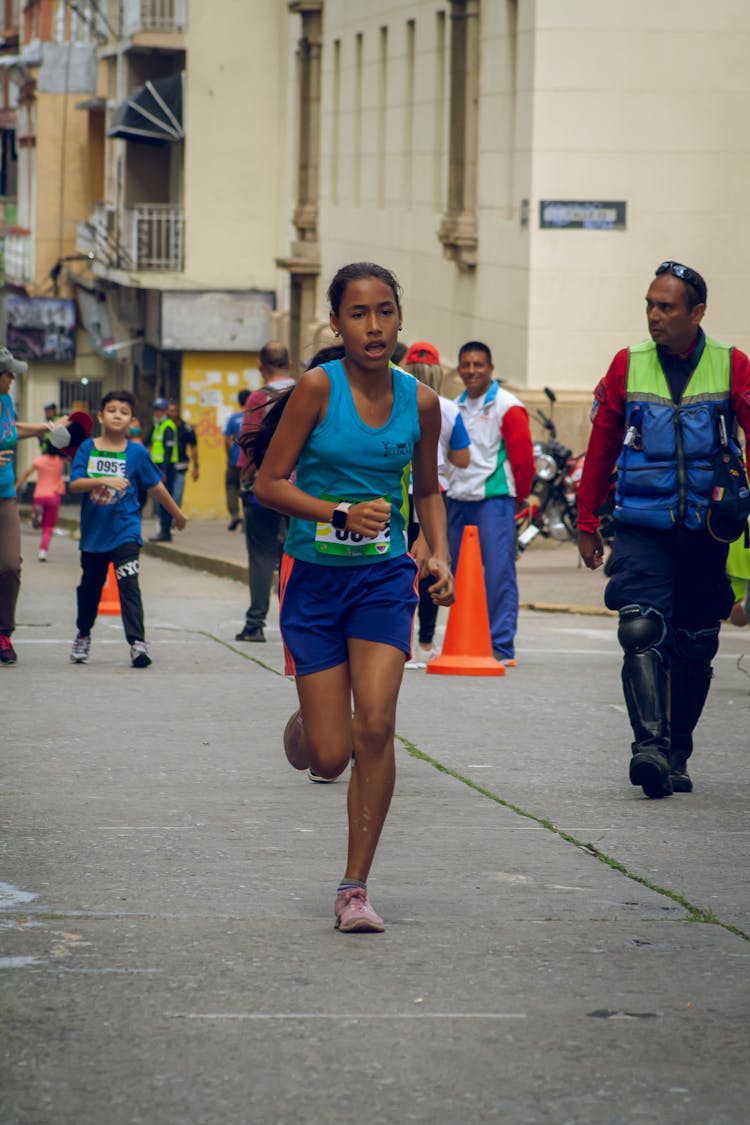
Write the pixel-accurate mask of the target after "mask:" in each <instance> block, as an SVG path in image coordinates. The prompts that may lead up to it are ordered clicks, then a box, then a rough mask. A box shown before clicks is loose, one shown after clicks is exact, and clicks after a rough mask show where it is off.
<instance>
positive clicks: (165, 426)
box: [151, 418, 180, 465]
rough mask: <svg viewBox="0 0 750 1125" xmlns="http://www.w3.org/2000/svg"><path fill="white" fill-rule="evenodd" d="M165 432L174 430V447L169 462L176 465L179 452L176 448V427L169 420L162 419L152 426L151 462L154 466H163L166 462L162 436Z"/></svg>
mask: <svg viewBox="0 0 750 1125" xmlns="http://www.w3.org/2000/svg"><path fill="white" fill-rule="evenodd" d="M167 430H174V445H173V446H172V451H171V454H170V457H169V460H170V461H171V463H172V464H173V465H176V464H177V461H178V459H179V454H180V451H179V449H178V447H177V427H176V426H175V424H174V422H173V421H172V419H171V418H162V420H161V422H157V424H156V425H155V426H154V432H153V434H152V435H151V460H152V461H153V462H154V464H155V465H163V464H164V462H165V461H166V455H165V452H164V435H165V433H166V431H167Z"/></svg>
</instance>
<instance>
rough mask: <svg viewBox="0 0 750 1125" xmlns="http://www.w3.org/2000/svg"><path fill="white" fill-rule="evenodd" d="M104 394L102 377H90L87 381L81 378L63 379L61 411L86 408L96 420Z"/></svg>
mask: <svg viewBox="0 0 750 1125" xmlns="http://www.w3.org/2000/svg"><path fill="white" fill-rule="evenodd" d="M102 394H103V391H102V380H101V379H89V380H88V382H86V383H82V382H81V381H80V379H75V380H71V379H61V380H60V396H59V402H58V406H59V408H60V413H61V414H70V412H71V411H72V410H85V411H86V413H87V414H90V415H91V417H92V418H93V419H94V420H96V415H97V413H98V411H99V403H100V402H101V401H102Z"/></svg>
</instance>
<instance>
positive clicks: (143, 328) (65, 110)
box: [0, 0, 290, 517]
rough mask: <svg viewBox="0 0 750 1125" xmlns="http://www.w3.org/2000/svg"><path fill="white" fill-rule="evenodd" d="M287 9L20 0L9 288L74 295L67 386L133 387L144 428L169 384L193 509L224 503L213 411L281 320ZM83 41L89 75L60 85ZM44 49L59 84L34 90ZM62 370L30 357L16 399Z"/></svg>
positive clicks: (219, 507)
mask: <svg viewBox="0 0 750 1125" xmlns="http://www.w3.org/2000/svg"><path fill="white" fill-rule="evenodd" d="M287 22H288V14H287V11H286V7H285V5H284V4H283V3H282V4H279V3H278V2H276V0H252V2H251V3H245V2H244V0H214V2H212V3H211V4H203V3H199V2H197V0H193V2H192V3H190V4H188V3H187V2H186V0H98V2H97V0H91V2H89V3H84V2H83V0H81V2H80V3H79V2H76V3H71V2H70V0H31V2H30V3H27V4H25V5H24V7H23V20H22V22H21V29H20V30H21V33H20V53H21V56H22V58H21V59H20V61H19V63H18V66H20V65H21V63H23V66H24V68H25V71H24V75H23V76H27V81H26V82H25V84H23V85H21V87H20V93H19V106H18V108H17V109H16V142H17V145H21V144H23V143H24V141H23V138H24V137H28V138H30V143H29V152H30V153H31V156H30V158H29V159H28V160H25V157H24V152H23V149H21V148H19V149H18V151H19V154H20V155H19V166H18V224H21V225H22V229H21V226H19V228H18V229H16V230H14V229H11V230H9V232H8V234H7V235H6V246H5V251H6V252H5V264H6V295H7V294H8V292H9V287H11V288H12V291H13V293H15V292H23V293H24V295H25V296H27V297H31V296H33V297H35V298H38V297H39V296H41V294H42V293H46V292H47V290H48V289H49V288H50V284H52V286H53V288H54V290H55V292H54V294H53V293H50V296H53V295H54V296H60V297H66V298H67V297H70V298H71V299H72V302H74V304H73V308H74V316H75V322H76V323H77V325H78V328H77V330H76V337H77V347H76V358H75V361H74V362H73V364H72V376H71V381H74V380H76V379H77V380H78V382H77V386H76V389H77V390H78V391H79V392H80V393H79V396H78V401H81V400H82V399H84V398H86V399H87V401H90V402H91V403H92V404H93V403H94V402H95V401H97V400H98V398H99V397H100V394H101V392H102V391H106V390H108V389H113V388H115V387H121V386H125V387H127V388H129V389H131V388H132V389H133V391H134V393H135V395H136V399H137V403H138V414H139V418H140V420H141V423H142V426H143V428H144V429H147V428H148V426H149V424H150V407H151V403H152V401H153V399H154V398H155V397H157V396H161V395H164V396H167V397H176V398H178V399H179V400H180V402H181V407H182V413H183V416H184V417H185V418H187V419H188V420H189V421H190V422H191V423H192V424H193V426H194V427H195V429H196V431H197V433H198V440H199V444H200V453H201V479H200V480H199V482H198V483H197V484H192V482H190V483H189V484H188V489H187V491H186V497H185V507H186V510H187V512H188V514H189V515H203V516H216V517H218V516H223V514H224V497H223V474H224V465H225V452H224V440H223V436H222V431H223V428H224V424H225V421H226V418H227V417H228V415H229V414H230V413H231V411H232V410H234V409H236V406H237V395H238V392H239V391H240V390H241V389H242V388H243V387H244V386H251V387H253V386H257V384H258V382H259V374H258V370H257V367H258V362H257V360H258V350H259V348H260V347H261V346H262V345H263V343H265V342H266V340H268V339H269V338H271V337H272V336H276V335H278V334H279V333H280V332H284V331H285V327H284V325H283V323H281V320H280V317H281V312H280V309H279V305H280V302H279V289H280V286H282V285H283V284H284V283H285V281H286V276H285V275H284V274H283V273H282V272H281V271H280V270H279V268H278V267H277V266H276V263H275V257H276V255H277V254H278V252H279V247H281V246H283V244H284V242H285V240H286V232H287V224H288V219H287V216H288V213H289V209H290V204H289V193H288V189H287V186H286V171H287V167H288V154H287V112H286V101H285V99H286V92H287V85H288V74H287V69H286V68H287V38H288V27H287ZM84 39H85V41H86V43H87V45H89V46H88V54H87V59H88V61H89V62H91V61H92V60H93V66H94V70H93V73H94V79H93V83H90V84H89V86H88V87H86V88H85V89H84V87H82V86H81V85H78V86H77V87H76V93H75V94H61V93H60V92H59V89H58V87H59V85H60V82H63V89H64V90H66V89H68V87H67V86H65V85H64V83H65V82H68V83H69V82H70V76H71V74H72V72H73V70H74V62H75V65H76V66H79V65H80V64H81V63H82V59H81V58H80V57H79V56H82V54H83V52H82V51H78V52H75V53H74V51H73V46H74V45H75V46H79V45H81V44H82V43H83V41H84ZM53 47H56V48H57V57H58V69H59V72H60V73H59V74H58V83H57V86H55V87H54V92H51V93H49V94H43V93H42V86H43V84H42V82H41V74H42V67H43V65H44V64H43V58H42V56H44V57H45V58H46V57H47V55H48V54H49V53H50V51H51V50H52V48H53ZM1 65H2V63H1V61H0V66H1ZM13 74H16V75H17V76H18V75H19V74H20V72H19V71H18V67H16V70H15V71H14V70H13V69H12V68H11V75H13ZM23 76H21V77H23ZM47 102H49V106H48V107H47V108H45V107H46V106H47ZM27 105H28V108H22V107H26V106H27ZM24 114H25V115H26V116H23V115H24ZM45 114H47V118H45V116H44V115H45ZM53 115H56V118H55V119H56V121H57V127H55V126H51V125H50V122H51V119H52V117H53ZM48 119H49V120H48ZM61 121H64V127H65V133H64V136H63V135H61V134H60V132H59V127H60V122H61ZM65 141H67V143H64V142H65ZM54 154H58V155H57V157H56V159H57V164H54V160H53V157H54ZM43 161H44V162H46V163H44V164H43V163H42V162H43ZM61 162H64V163H61ZM61 185H64V190H65V193H66V201H65V204H64V207H63V208H62V210H61V209H58V210H55V208H54V205H53V204H54V196H55V193H58V192H60V190H61ZM24 199H25V200H27V201H29V206H30V207H31V211H29V210H28V208H27V211H24V206H25V204H24V203H23V200H24ZM58 234H59V238H58ZM53 236H54V237H53ZM14 239H15V240H19V239H23V240H24V242H23V246H24V251H25V254H26V256H25V258H24V259H23V262H22V267H23V268H20V266H19V264H18V262H17V260H18V259H19V258H20V252H19V250H18V248H17V245H16V242H14ZM56 239H57V241H56ZM50 271H52V278H51V279H50ZM45 287H46V288H45ZM9 300H10V302H11V304H12V300H11V298H10V297H8V296H6V305H8V301H9ZM84 381H85V382H84ZM67 382H68V380H67V379H63V378H62V377H61V371H60V370H59V369H57V370H55V371H54V373H53V376H51V375H50V374H49V373H48V372H47V371H46V369H45V371H43V372H42V371H41V370H40V366H39V364H38V363H36V362H35V363H34V370H33V380H30V381H29V385H32V384H33V388H34V391H33V397H34V401H33V402H31V403H24V404H23V405H24V410H25V412H26V413H28V412H29V409H31V411H32V416H33V414H34V412H35V411H36V412H37V413H38V407H39V406H40V404H41V402H42V401H44V400H46V399H47V398H52V399H57V398H58V397H59V395H58V394H56V393H55V387H56V386H57V385H59V384H63V383H65V384H66V385H67ZM37 399H38V400H39V402H37V401H36V400H37ZM63 405H68V403H66V402H63Z"/></svg>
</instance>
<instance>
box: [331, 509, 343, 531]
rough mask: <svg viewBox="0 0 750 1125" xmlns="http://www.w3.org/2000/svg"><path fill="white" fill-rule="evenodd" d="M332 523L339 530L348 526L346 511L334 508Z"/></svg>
mask: <svg viewBox="0 0 750 1125" xmlns="http://www.w3.org/2000/svg"><path fill="white" fill-rule="evenodd" d="M331 523H332V524H333V526H334V527H336V528H338V529H339V530H341V529H342V528H344V527H346V512H342V511H341V510H340V509H339V508H336V509H334V513H333V519H332V520H331Z"/></svg>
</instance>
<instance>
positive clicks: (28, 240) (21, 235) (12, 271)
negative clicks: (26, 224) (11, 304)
mask: <svg viewBox="0 0 750 1125" xmlns="http://www.w3.org/2000/svg"><path fill="white" fill-rule="evenodd" d="M4 257H5V279H6V281H10V282H13V283H14V284H16V285H29V284H31V282H33V280H34V239H33V237H32V235H31V231H21V230H19V229H18V228H16V229H15V230H14V229H13V228H11V229H9V230H7V231H6V233H5V254H4Z"/></svg>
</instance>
